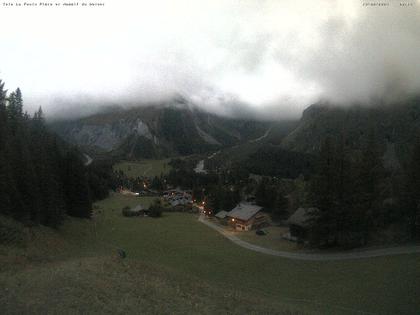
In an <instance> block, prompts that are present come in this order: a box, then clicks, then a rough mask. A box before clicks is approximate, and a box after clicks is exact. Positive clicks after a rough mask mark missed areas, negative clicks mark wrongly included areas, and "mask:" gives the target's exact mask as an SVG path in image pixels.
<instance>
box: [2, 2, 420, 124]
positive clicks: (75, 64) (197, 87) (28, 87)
mask: <svg viewBox="0 0 420 315" xmlns="http://www.w3.org/2000/svg"><path fill="white" fill-rule="evenodd" d="M401 2H405V1H404V0H403V1H398V2H397V1H393V0H391V1H388V3H389V6H386V7H377V6H376V7H375V6H364V5H363V4H364V3H368V2H364V1H361V0H355V1H348V0H346V1H344V0H343V1H331V0H328V1H327V0H325V1H305V0H302V1H298V2H296V1H275V0H273V1H269V0H266V1H260V0H258V1H257V0H255V1H228V0H225V1H193V2H192V1H182V0H180V1H153V2H152V1H138V0H118V1H117V0H107V1H106V6H105V7H104V8H96V9H92V8H91V9H86V8H66V9H63V8H62V9H59V8H2V9H1V10H0V27H1V29H2V30H3V31H2V37H3V38H2V43H1V49H0V61H1V62H0V77H1V78H2V79H3V80H5V81H6V83H7V86H8V87H9V89H12V88H15V87H17V86H20V87H21V89H22V90H23V93H24V96H25V103H26V105H27V107H28V109H29V110H32V109H34V108H36V107H38V106H40V105H42V106H43V108H44V109H45V111H46V112H47V113H49V114H50V115H56V116H66V117H69V116H77V115H87V114H90V113H93V112H95V111H97V110H99V109H100V108H101V107H103V106H110V105H112V106H113V105H118V106H141V105H144V104H148V103H159V102H162V101H164V100H167V99H171V98H173V97H174V96H176V95H182V96H183V97H185V98H186V99H188V100H190V101H191V102H194V103H196V104H197V105H199V106H202V107H205V108H206V109H207V110H209V111H214V112H217V113H221V114H232V113H240V112H241V108H242V109H243V110H242V111H244V112H247V113H254V112H255V113H258V115H259V116H260V117H276V118H279V119H281V118H290V117H297V116H299V115H300V113H301V112H302V110H303V109H304V108H305V107H307V106H308V105H310V104H311V103H314V102H316V101H317V100H319V99H327V100H329V101H331V102H334V103H338V104H343V105H345V104H350V103H355V102H358V103H369V102H370V101H371V100H372V99H383V100H395V99H399V98H401V97H405V96H407V95H411V94H415V93H418V92H419V90H420V76H419V75H418V74H419V73H420V60H419V58H418V52H419V51H420V7H419V5H420V4H419V2H416V1H407V3H409V4H412V6H401V5H400V3H401ZM3 35H4V36H3Z"/></svg>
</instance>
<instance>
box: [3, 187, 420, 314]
mask: <svg viewBox="0 0 420 315" xmlns="http://www.w3.org/2000/svg"><path fill="white" fill-rule="evenodd" d="M139 200H140V201H141V202H142V203H146V204H147V203H149V202H151V201H152V198H147V197H144V198H138V197H132V196H122V195H119V194H114V195H112V196H111V197H110V198H108V199H106V200H103V201H101V202H98V203H97V204H96V206H95V215H94V219H93V220H91V221H88V220H76V219H69V220H68V222H67V223H66V224H65V225H64V226H63V227H62V228H61V229H60V230H59V231H58V232H56V231H51V230H49V229H46V228H36V231H34V233H32V234H31V235H32V236H31V239H32V240H31V241H30V242H29V243H28V245H27V246H26V247H18V246H12V245H8V246H2V247H0V313H2V314H22V313H36V314H46V313H51V314H54V313H60V314H69V313H108V314H111V313H133V314H134V313H151V314H155V313H156V314H165V313H166V314H169V313H170V314H173V313H175V314H187V313H194V314H220V313H229V314H231V313H233V314H253V313H255V314H256V313H258V314H261V313H264V314H360V313H362V314H365V313H366V314H416V313H417V311H418V310H419V309H420V301H419V299H418V296H419V293H420V281H419V279H420V268H419V266H420V255H419V254H406V255H397V256H388V257H376V258H368V259H359V260H345V261H301V260H291V259H285V258H282V257H275V256H269V255H265V254H261V253H257V252H254V251H250V250H248V249H245V248H242V247H239V246H237V245H235V244H233V243H232V242H230V241H229V240H227V239H226V238H225V237H224V236H223V235H221V234H220V233H218V232H216V231H214V230H213V229H210V228H208V227H207V226H205V225H204V224H202V223H200V222H198V220H197V219H198V217H197V216H196V215H192V214H186V213H164V216H163V217H162V218H157V219H154V218H140V217H135V218H127V217H123V216H122V215H121V208H122V207H123V206H126V205H127V206H133V205H136V204H137V203H139ZM117 249H123V250H124V251H125V252H126V254H127V258H126V259H121V258H119V257H118V255H117Z"/></svg>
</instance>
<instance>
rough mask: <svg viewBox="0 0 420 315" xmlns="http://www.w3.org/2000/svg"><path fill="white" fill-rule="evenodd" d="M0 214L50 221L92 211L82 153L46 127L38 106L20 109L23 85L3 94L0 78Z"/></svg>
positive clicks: (42, 222)
mask: <svg viewBox="0 0 420 315" xmlns="http://www.w3.org/2000/svg"><path fill="white" fill-rule="evenodd" d="M0 214H3V215H8V216H12V217H13V218H14V219H16V220H19V221H22V222H25V223H32V224H33V223H35V224H43V225H47V226H52V227H57V226H58V225H59V224H60V223H61V222H62V220H63V216H64V215H65V214H68V215H73V216H78V217H90V216H91V198H90V192H89V185H88V177H87V169H86V168H85V167H84V165H83V162H82V160H81V156H80V155H79V154H78V153H77V152H76V151H74V150H72V149H71V148H69V147H68V146H66V145H65V144H64V143H62V142H61V141H60V139H58V138H57V137H56V136H55V135H53V134H52V133H50V132H49V131H48V130H47V128H46V126H45V122H44V118H43V114H42V110H41V109H40V110H39V111H38V112H37V113H35V115H34V116H33V117H29V115H27V114H26V113H24V112H23V101H22V93H21V91H20V90H19V89H17V90H16V91H15V92H11V93H9V94H7V92H6V91H5V89H4V83H2V82H1V81H0Z"/></svg>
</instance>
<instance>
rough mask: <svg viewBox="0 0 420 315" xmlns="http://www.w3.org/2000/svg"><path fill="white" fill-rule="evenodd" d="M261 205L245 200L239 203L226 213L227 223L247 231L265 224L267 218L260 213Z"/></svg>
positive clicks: (236, 228)
mask: <svg viewBox="0 0 420 315" xmlns="http://www.w3.org/2000/svg"><path fill="white" fill-rule="evenodd" d="M261 209H262V208H261V207H260V206H257V205H253V204H249V203H245V202H241V203H239V204H238V205H237V206H236V207H235V208H233V209H232V210H231V211H229V212H228V213H227V214H226V217H227V218H228V222H229V225H231V226H232V227H234V228H235V230H239V231H249V230H251V229H254V228H260V227H262V226H263V225H265V224H267V218H266V217H265V215H264V214H263V213H261Z"/></svg>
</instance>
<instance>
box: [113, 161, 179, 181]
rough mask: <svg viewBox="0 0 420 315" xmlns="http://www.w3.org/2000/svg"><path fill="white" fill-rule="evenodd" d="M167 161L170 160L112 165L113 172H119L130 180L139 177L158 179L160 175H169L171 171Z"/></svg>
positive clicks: (127, 162)
mask: <svg viewBox="0 0 420 315" xmlns="http://www.w3.org/2000/svg"><path fill="white" fill-rule="evenodd" d="M169 161H170V159H162V160H139V161H122V162H119V163H117V164H115V165H114V170H116V171H119V170H121V171H123V172H124V174H125V175H127V176H128V177H131V178H136V177H141V176H147V177H155V176H158V177H159V176H160V175H162V174H167V173H169V171H170V169H171V166H170V165H168V163H169Z"/></svg>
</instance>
